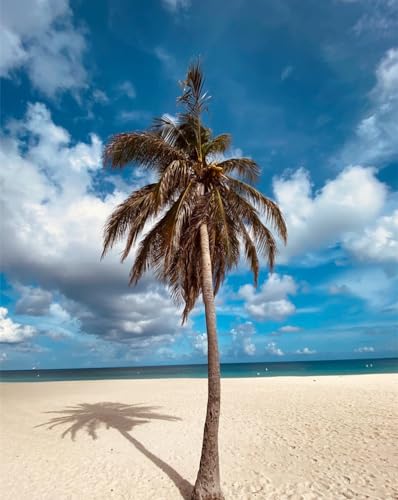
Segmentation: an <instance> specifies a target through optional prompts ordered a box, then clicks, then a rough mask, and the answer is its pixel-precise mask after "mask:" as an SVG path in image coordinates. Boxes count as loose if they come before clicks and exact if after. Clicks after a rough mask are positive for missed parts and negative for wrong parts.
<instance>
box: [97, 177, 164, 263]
mask: <svg viewBox="0 0 398 500" xmlns="http://www.w3.org/2000/svg"><path fill="white" fill-rule="evenodd" d="M157 188H158V185H157V184H148V185H147V186H145V187H143V188H141V189H139V190H137V191H135V192H133V193H132V194H131V195H130V196H129V197H128V198H127V199H126V200H125V201H124V202H123V203H121V204H120V205H119V206H118V207H117V208H116V209H115V210H114V212H113V213H112V214H111V216H110V217H109V218H108V220H107V222H106V225H105V229H104V245H103V251H102V257H104V255H105V254H106V253H107V252H108V251H109V250H110V249H111V248H112V247H113V245H114V244H115V243H116V242H117V241H118V240H120V239H122V238H123V237H124V236H125V234H126V232H127V231H129V237H128V243H127V245H126V250H125V252H124V253H125V254H126V251H127V254H128V251H129V250H130V248H131V246H132V244H133V243H134V241H135V239H136V237H137V235H138V234H139V233H140V231H141V230H142V229H143V226H144V224H145V222H147V220H148V219H149V217H150V216H152V215H155V214H156V210H157V207H156V204H155V201H156V193H157ZM127 254H126V256H127ZM102 257H101V258H102ZM124 258H125V257H124Z"/></svg>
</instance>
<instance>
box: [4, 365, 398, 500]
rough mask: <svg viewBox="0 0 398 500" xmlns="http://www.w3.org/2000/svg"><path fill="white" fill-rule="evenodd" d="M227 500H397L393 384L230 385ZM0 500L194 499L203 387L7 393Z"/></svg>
mask: <svg viewBox="0 0 398 500" xmlns="http://www.w3.org/2000/svg"><path fill="white" fill-rule="evenodd" d="M222 390H223V396H222V397H223V402H222V421H221V429H220V447H221V473H222V487H223V490H224V493H225V496H226V498H227V499H228V500H239V499H242V500H243V499H275V500H276V499H278V500H282V499H297V500H298V499H303V500H304V499H305V500H311V499H314V500H317V499H320V498H325V499H333V500H336V499H340V498H342V499H345V498H360V499H365V498H372V499H375V498H378V499H383V500H387V499H397V498H398V470H397V465H398V456H397V452H398V446H397V444H398V436H397V434H398V426H397V424H398V419H397V417H398V405H397V402H398V375H360V376H344V377H335V376H330V377H316V378H313V377H303V378H300V377H283V378H255V379H226V380H223V382H222ZM0 394H1V420H0V423H1V425H0V428H1V434H0V435H1V442H0V444H1V469H0V476H1V480H0V481H1V483H0V488H1V497H2V499H3V500H8V499H9V500H11V499H12V500H25V499H26V500H28V499H29V500H54V499H57V500H62V499H79V500H91V499H107V500H108V499H126V500H127V499H131V500H132V499H134V500H142V499H145V500H147V499H148V500H149V499H156V500H160V499H165V500H172V499H181V498H189V492H190V489H191V484H192V483H193V482H194V480H195V477H196V472H197V467H198V462H199V456H200V449H201V439H202V427H203V420H204V415H205V403H206V381H205V380H198V379H181V380H131V381H127V380H116V381H110V380H108V381H90V382H45V383H37V384H36V383H18V384H10V383H2V384H0Z"/></svg>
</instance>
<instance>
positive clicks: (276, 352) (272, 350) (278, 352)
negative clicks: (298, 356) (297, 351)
mask: <svg viewBox="0 0 398 500" xmlns="http://www.w3.org/2000/svg"><path fill="white" fill-rule="evenodd" d="M265 352H266V353H268V354H271V355H272V356H284V355H285V353H284V352H283V351H282V349H281V348H279V347H278V346H277V344H276V342H269V343H268V344H267V345H266V348H265Z"/></svg>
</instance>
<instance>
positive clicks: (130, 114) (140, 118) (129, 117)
mask: <svg viewBox="0 0 398 500" xmlns="http://www.w3.org/2000/svg"><path fill="white" fill-rule="evenodd" d="M151 118H152V114H151V113H150V112H149V111H143V110H133V111H121V112H120V113H119V114H118V120H119V121H120V122H139V123H145V122H150V121H151Z"/></svg>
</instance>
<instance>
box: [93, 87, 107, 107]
mask: <svg viewBox="0 0 398 500" xmlns="http://www.w3.org/2000/svg"><path fill="white" fill-rule="evenodd" d="M93 99H94V101H95V102H98V103H99V104H108V102H109V97H108V96H107V95H106V93H105V92H104V91H103V90H100V89H95V90H94V91H93Z"/></svg>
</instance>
